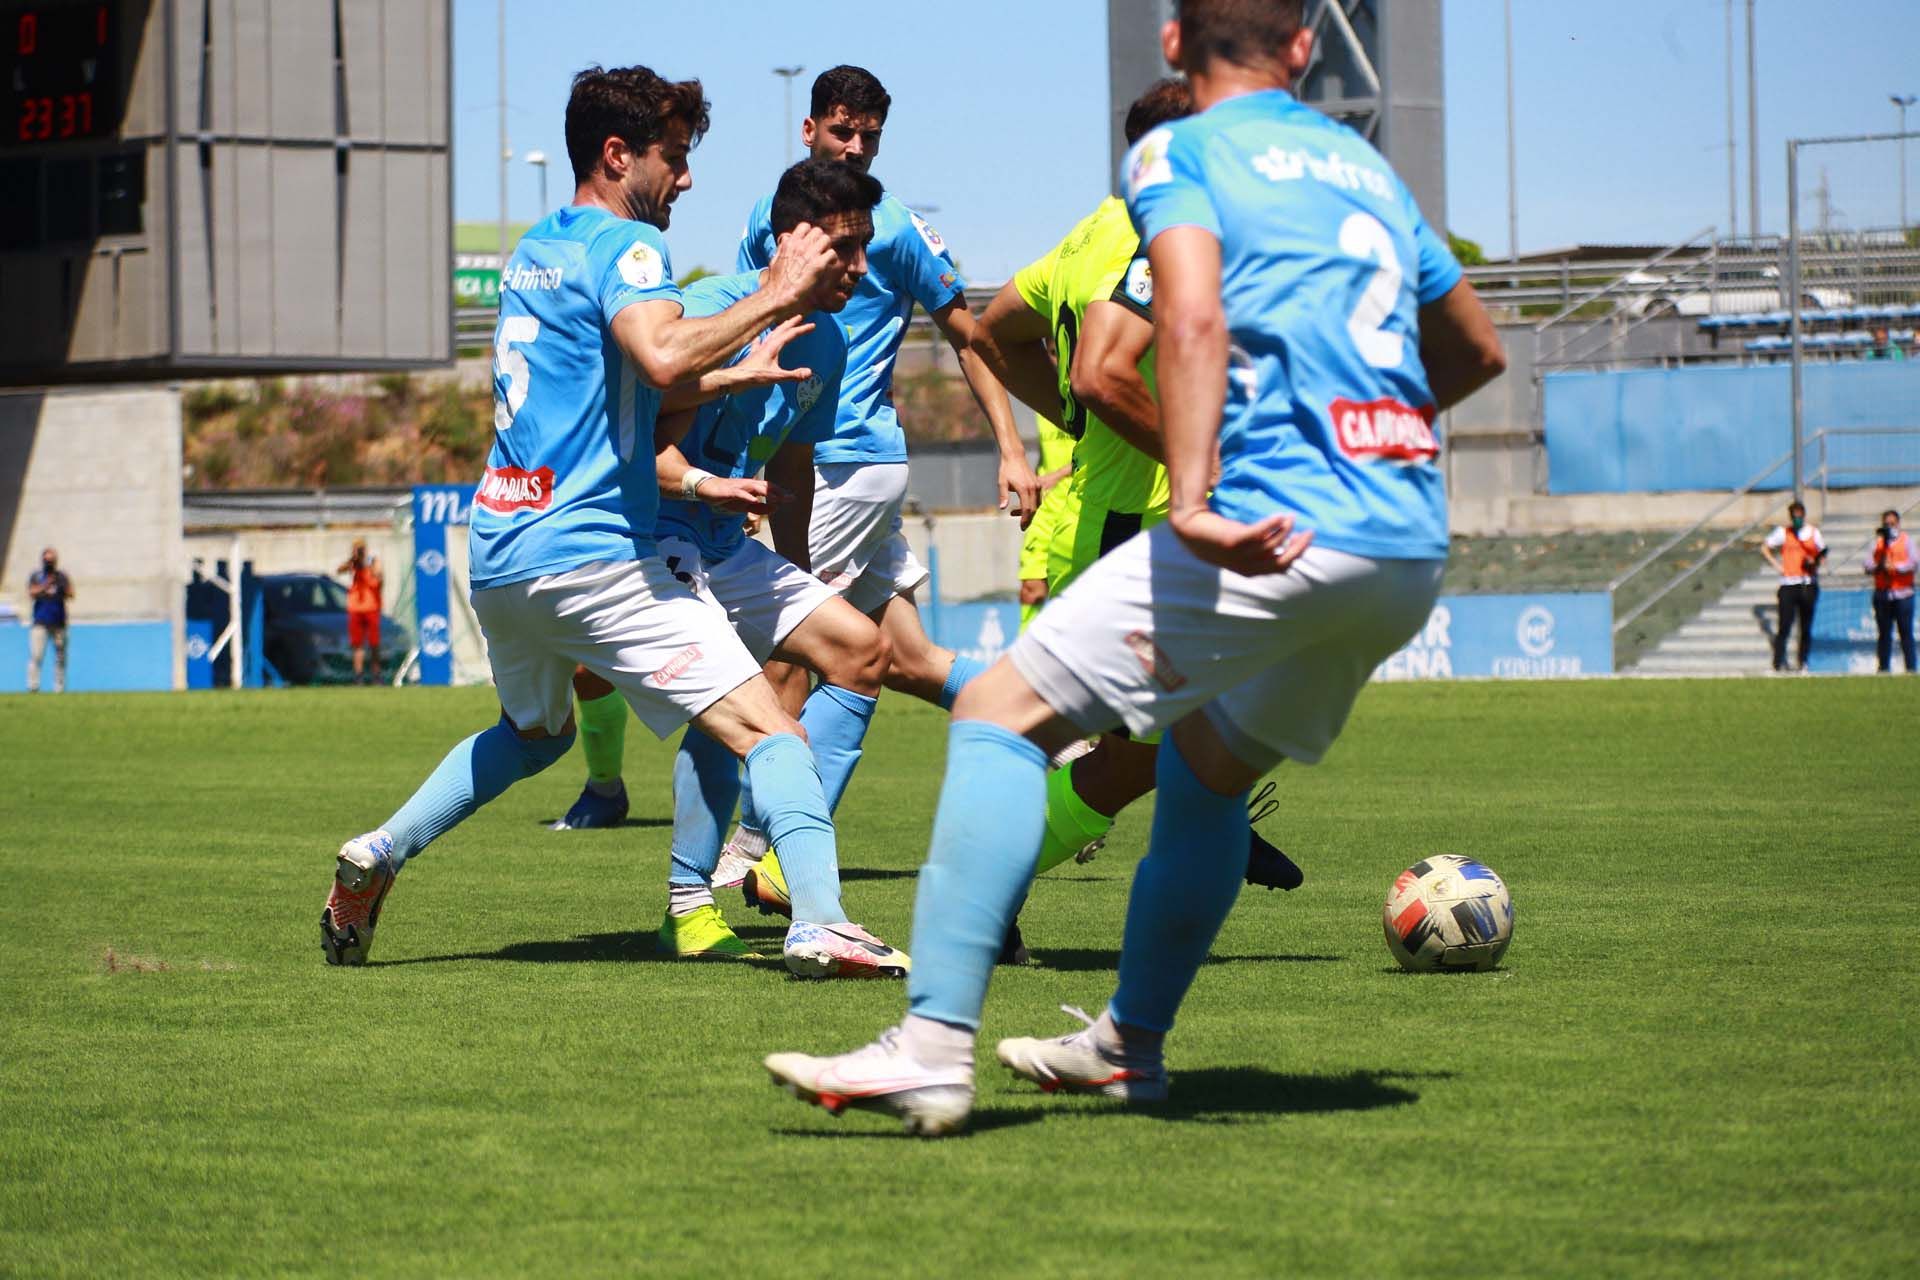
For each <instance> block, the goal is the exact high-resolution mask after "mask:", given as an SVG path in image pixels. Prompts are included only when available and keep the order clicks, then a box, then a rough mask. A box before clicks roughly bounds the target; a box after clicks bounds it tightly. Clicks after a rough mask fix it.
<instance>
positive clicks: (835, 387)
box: [659, 271, 847, 564]
mask: <svg viewBox="0 0 1920 1280" xmlns="http://www.w3.org/2000/svg"><path fill="white" fill-rule="evenodd" d="M759 287H760V273H759V272H758V271H747V272H742V273H741V274H739V275H733V276H708V277H706V278H705V279H703V280H697V281H695V282H694V283H692V284H690V285H688V286H687V292H686V313H687V315H689V316H693V317H699V316H710V315H717V314H718V313H720V312H722V311H725V310H726V309H727V308H728V307H730V306H732V305H733V304H734V303H736V302H738V301H740V300H741V299H742V298H745V297H746V296H747V295H749V294H751V293H752V292H753V291H754V290H755V289H757V288H759ZM807 320H808V321H809V322H810V323H811V324H812V325H813V331H812V332H811V333H804V334H801V335H800V336H799V337H797V338H795V339H793V340H792V341H791V342H789V343H787V345H786V346H785V347H783V348H782V349H781V351H780V364H781V365H782V367H784V368H788V369H806V370H807V371H808V376H807V377H806V378H804V379H802V380H800V381H798V382H781V383H776V384H774V385H772V386H765V387H754V388H752V389H750V390H747V391H739V392H735V393H734V394H733V395H729V396H722V397H720V398H719V399H717V400H710V401H708V402H707V403H706V404H703V405H701V406H700V408H699V410H698V411H697V412H696V413H695V414H694V418H693V424H692V425H691V426H690V427H688V429H687V434H686V437H685V438H684V439H682V440H681V441H680V442H679V443H680V452H682V453H684V454H685V455H686V457H687V461H688V462H690V463H692V464H693V465H694V466H696V467H699V468H700V469H701V470H703V471H711V472H713V473H714V474H715V475H717V476H725V477H728V478H729V479H733V478H739V477H746V478H751V477H753V476H757V475H759V474H760V470H761V468H762V467H765V466H766V465H767V459H769V458H771V457H773V455H774V454H776V453H778V452H779V451H780V446H781V445H783V444H789V443H792V444H810V445H813V446H815V447H816V448H818V446H819V445H820V444H821V443H822V442H823V441H826V440H831V439H832V438H833V421H834V412H835V405H836V403H837V402H838V400H839V393H840V375H841V373H842V371H843V370H844V369H845V368H846V364H847V335H846V334H845V333H844V332H842V331H841V329H840V321H839V320H838V319H836V318H835V317H834V316H831V315H829V314H827V313H826V312H823V311H816V312H814V313H812V314H811V315H809V316H808V317H807ZM752 349H753V348H752V346H751V345H748V346H746V347H743V348H741V350H740V351H739V353H738V354H736V355H735V356H734V357H733V359H732V360H730V361H728V363H729V364H738V363H739V362H740V361H741V360H743V359H745V358H746V356H747V354H748V352H750V351H751V350H752ZM746 519H747V518H746V516H744V515H742V514H740V513H739V512H729V511H720V510H717V509H715V508H713V507H710V506H708V505H707V504H706V503H704V502H700V501H698V500H695V501H691V502H689V501H686V500H683V499H678V498H663V499H662V500H661V502H660V525H659V532H660V536H661V537H663V538H665V537H679V538H685V539H686V540H687V541H689V542H691V543H692V544H693V545H694V546H696V547H698V548H699V549H700V556H701V558H702V559H703V560H705V561H706V562H707V563H708V564H716V563H718V562H719V561H722V560H724V559H726V558H727V557H728V556H730V555H732V554H733V553H734V552H736V551H738V550H739V549H740V544H741V543H742V542H743V541H745V539H746V536H747V535H746V532H745V525H746Z"/></svg>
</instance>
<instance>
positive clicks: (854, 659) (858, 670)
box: [836, 627, 893, 698]
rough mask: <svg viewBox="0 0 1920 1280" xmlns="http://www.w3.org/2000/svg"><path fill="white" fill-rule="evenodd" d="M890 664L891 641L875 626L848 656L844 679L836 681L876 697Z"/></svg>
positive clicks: (848, 687)
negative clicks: (862, 642)
mask: <svg viewBox="0 0 1920 1280" xmlns="http://www.w3.org/2000/svg"><path fill="white" fill-rule="evenodd" d="M892 665H893V642H892V641H891V640H888V639H887V637H886V634H885V633H884V632H882V631H881V630H880V628H878V627H875V628H873V631H872V633H871V634H870V635H869V636H868V637H867V638H866V642H865V643H864V644H862V645H861V646H859V647H858V648H856V649H855V650H854V651H853V653H852V654H851V655H850V656H849V660H848V662H847V671H846V677H847V678H846V680H845V681H840V682H836V683H839V684H840V685H841V687H842V688H846V689H851V690H853V691H854V692H855V693H862V694H865V695H866V696H867V697H869V698H872V697H876V696H878V695H879V693H880V688H881V684H882V682H883V681H884V680H885V679H886V678H887V671H888V669H889V668H890V667H892Z"/></svg>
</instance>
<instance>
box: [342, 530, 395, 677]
mask: <svg viewBox="0 0 1920 1280" xmlns="http://www.w3.org/2000/svg"><path fill="white" fill-rule="evenodd" d="M334 572H335V573H351V574H352V575H353V579H352V581H351V582H350V583H349V584H348V585H347V643H348V644H349V645H350V646H352V648H353V682H354V683H355V684H359V683H361V681H362V680H365V681H366V682H367V683H368V684H374V683H377V682H378V681H379V679H380V588H381V587H382V586H384V585H385V581H386V580H385V579H384V578H382V577H381V576H380V558H379V557H378V556H369V555H368V554H367V540H366V539H365V538H355V539H354V540H353V554H352V555H350V556H348V557H347V562H346V563H345V564H343V565H341V566H340V567H339V568H338V569H335V570H334Z"/></svg>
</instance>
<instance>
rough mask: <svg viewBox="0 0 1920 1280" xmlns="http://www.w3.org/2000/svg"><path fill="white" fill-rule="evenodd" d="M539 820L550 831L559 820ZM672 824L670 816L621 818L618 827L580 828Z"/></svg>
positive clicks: (596, 829)
mask: <svg viewBox="0 0 1920 1280" xmlns="http://www.w3.org/2000/svg"><path fill="white" fill-rule="evenodd" d="M539 821H540V825H541V826H543V827H545V828H546V829H547V830H549V831H551V830H553V824H554V823H556V822H558V821H560V819H559V818H557V817H556V818H541V819H540V820H539ZM672 825H673V819H672V818H623V819H621V822H620V826H618V827H585V828H582V830H586V831H618V830H620V829H621V828H622V827H670V826H672ZM567 830H568V831H569V832H571V831H572V830H573V828H571V827H569V828H567Z"/></svg>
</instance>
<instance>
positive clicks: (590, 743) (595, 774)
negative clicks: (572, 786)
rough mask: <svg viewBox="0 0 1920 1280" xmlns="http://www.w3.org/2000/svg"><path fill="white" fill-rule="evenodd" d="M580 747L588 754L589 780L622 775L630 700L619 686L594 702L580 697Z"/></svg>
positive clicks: (609, 779) (610, 778)
mask: <svg viewBox="0 0 1920 1280" xmlns="http://www.w3.org/2000/svg"><path fill="white" fill-rule="evenodd" d="M580 750H581V751H582V752H584V753H585V754H586V757H587V781H589V782H614V781H616V780H618V779H619V777H620V763H621V760H622V758H623V757H624V756H625V755H626V751H627V700H626V699H625V698H624V697H622V696H621V695H620V692H619V690H617V689H616V690H615V691H614V692H612V693H610V694H608V695H607V696H606V697H604V698H595V699H594V700H593V701H591V702H589V701H587V700H586V699H584V698H582V699H581V700H580Z"/></svg>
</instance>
